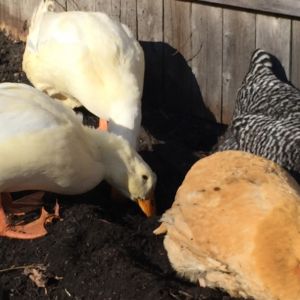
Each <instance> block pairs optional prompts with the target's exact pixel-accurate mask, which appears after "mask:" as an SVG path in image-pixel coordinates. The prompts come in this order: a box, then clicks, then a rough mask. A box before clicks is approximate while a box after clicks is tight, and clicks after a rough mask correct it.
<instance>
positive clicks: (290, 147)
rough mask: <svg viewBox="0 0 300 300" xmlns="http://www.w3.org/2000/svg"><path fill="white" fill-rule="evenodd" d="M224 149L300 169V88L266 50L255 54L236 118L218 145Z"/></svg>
mask: <svg viewBox="0 0 300 300" xmlns="http://www.w3.org/2000/svg"><path fill="white" fill-rule="evenodd" d="M223 150H242V151H246V152H250V153H253V154H256V155H259V156H263V157H265V158H267V159H270V160H273V161H275V162H276V163H278V164H279V165H281V166H283V167H284V168H286V169H288V170H290V171H294V172H297V173H298V172H300V91H299V90H298V89H297V88H295V87H294V86H293V85H292V84H291V83H290V82H288V80H287V78H286V75H285V72H284V69H283V67H282V65H281V64H280V62H279V61H278V60H277V59H276V58H275V57H274V56H273V55H271V54H269V53H267V52H266V51H264V50H261V49H257V50H255V51H254V53H253V55H252V58H251V62H250V67H249V71H248V73H247V75H246V77H245V78H244V81H243V83H242V86H241V88H240V89H239V91H238V95H237V100H236V103H235V110H234V113H233V118H232V122H231V124H230V126H229V127H228V129H227V131H226V133H225V135H224V136H223V137H222V139H221V141H220V142H219V144H218V146H217V151H223Z"/></svg>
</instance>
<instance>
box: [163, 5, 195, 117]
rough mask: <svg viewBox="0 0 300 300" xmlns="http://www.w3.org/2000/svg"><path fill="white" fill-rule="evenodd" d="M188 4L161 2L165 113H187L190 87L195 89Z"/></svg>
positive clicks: (191, 103)
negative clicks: (190, 62)
mask: <svg viewBox="0 0 300 300" xmlns="http://www.w3.org/2000/svg"><path fill="white" fill-rule="evenodd" d="M191 35H192V32H191V3H188V2H178V1H173V0H164V43H165V44H164V83H165V85H164V87H165V93H164V94H165V96H164V99H165V104H166V106H167V108H168V110H169V111H174V112H179V111H181V112H182V114H183V115H184V114H188V113H191V111H192V110H193V109H194V111H195V108H194V107H193V98H192V96H193V88H192V84H195V85H198V84H197V81H196V79H195V77H194V75H193V73H192V70H191V68H190V66H189V65H188V62H189V60H190V58H191V56H192V38H191Z"/></svg>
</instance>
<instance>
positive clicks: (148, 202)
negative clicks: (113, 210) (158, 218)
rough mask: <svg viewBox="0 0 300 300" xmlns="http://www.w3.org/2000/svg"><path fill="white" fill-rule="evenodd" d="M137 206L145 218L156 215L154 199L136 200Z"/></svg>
mask: <svg viewBox="0 0 300 300" xmlns="http://www.w3.org/2000/svg"><path fill="white" fill-rule="evenodd" d="M137 204H138V206H139V207H140V208H141V210H142V212H143V213H144V214H145V215H146V216H147V217H153V216H154V215H155V213H156V207H155V200H154V197H149V198H147V199H139V200H137Z"/></svg>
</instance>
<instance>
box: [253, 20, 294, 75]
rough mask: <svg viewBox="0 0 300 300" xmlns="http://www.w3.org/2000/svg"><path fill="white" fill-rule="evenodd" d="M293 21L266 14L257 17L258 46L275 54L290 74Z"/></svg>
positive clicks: (287, 73)
mask: <svg viewBox="0 0 300 300" xmlns="http://www.w3.org/2000/svg"><path fill="white" fill-rule="evenodd" d="M290 44H291V21H290V20H288V19H284V18H276V17H271V16H265V15H257V17H256V48H262V49H264V50H266V51H268V52H270V53H272V54H273V55H275V56H276V57H277V58H278V59H279V60H280V62H281V63H282V65H283V67H284V69H285V71H286V75H287V77H288V78H289V77H290V76H289V75H290V49H291V48H290V47H291V46H290Z"/></svg>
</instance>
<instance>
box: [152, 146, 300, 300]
mask: <svg viewBox="0 0 300 300" xmlns="http://www.w3.org/2000/svg"><path fill="white" fill-rule="evenodd" d="M161 222H162V224H161V226H160V227H159V228H158V229H156V231H155V233H156V234H159V233H164V232H166V236H165V239H164V246H165V248H166V250H167V252H168V257H169V260H170V262H171V264H172V266H173V268H174V269H175V270H176V271H177V272H178V273H179V274H180V275H181V276H183V277H185V278H187V279H189V280H191V281H193V282H197V281H198V282H199V283H200V285H201V286H208V287H212V288H222V289H224V290H226V291H227V292H228V293H229V294H230V295H231V296H238V297H244V298H247V297H253V298H255V299H256V300H299V299H300V264H299V262H300V188H299V186H298V185H297V183H296V182H295V181H294V179H293V178H292V177H290V176H289V175H288V173H287V172H286V171H284V170H283V169H282V168H281V167H280V166H279V165H277V164H276V163H273V162H271V161H269V160H267V159H264V158H261V157H258V156H255V155H253V154H250V153H246V152H240V151H224V152H218V153H215V154H213V155H211V156H208V157H206V158H204V159H201V160H199V161H198V162H197V163H196V164H195V165H194V166H193V167H192V168H191V170H190V171H189V172H188V174H187V175H186V177H185V179H184V181H183V183H182V185H181V187H180V188H179V189H178V191H177V194H176V198H175V202H174V203H173V206H172V207H171V208H170V209H169V210H168V211H167V212H166V213H165V214H164V215H163V217H162V219H161Z"/></svg>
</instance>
